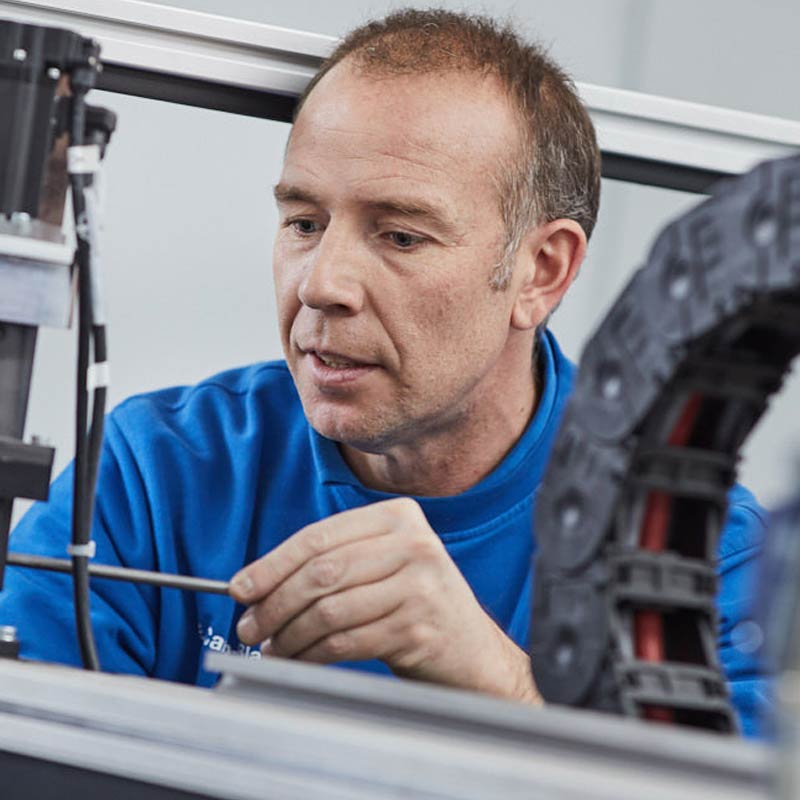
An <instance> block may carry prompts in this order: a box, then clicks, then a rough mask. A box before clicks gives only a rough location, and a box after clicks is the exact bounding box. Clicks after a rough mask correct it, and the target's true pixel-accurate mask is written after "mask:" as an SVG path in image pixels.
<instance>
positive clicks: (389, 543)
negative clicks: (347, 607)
mask: <svg viewBox="0 0 800 800" xmlns="http://www.w3.org/2000/svg"><path fill="white" fill-rule="evenodd" d="M407 561H408V554H407V553H406V552H405V551H404V549H403V548H402V547H398V546H397V543H396V541H395V540H394V537H392V536H389V535H383V536H376V537H374V538H371V539H368V540H361V541H357V542H352V543H350V544H346V545H343V546H342V547H339V548H337V549H335V550H331V551H329V552H327V553H323V554H321V555H318V556H315V557H314V558H312V559H311V560H310V561H308V562H307V563H306V564H304V565H303V566H301V567H300V568H299V569H298V570H296V571H295V572H294V573H292V574H291V575H290V576H289V577H288V578H287V579H286V580H285V581H284V582H283V583H281V584H280V585H279V586H278V587H277V589H275V590H274V591H273V592H272V593H270V594H269V595H267V596H266V597H265V598H264V599H263V600H261V601H259V602H258V603H256V604H255V605H253V606H251V607H250V609H248V611H247V612H245V614H244V615H243V616H242V619H241V620H240V622H239V625H238V626H237V634H238V636H239V640H240V641H241V642H243V643H244V644H255V643H256V642H260V641H263V640H264V639H266V638H267V637H268V636H272V635H273V634H274V633H275V632H276V631H278V630H280V629H281V628H283V627H284V626H285V625H286V624H287V623H289V622H290V620H292V619H293V618H294V617H295V616H297V615H298V614H300V612H302V611H303V610H304V609H306V608H308V607H309V606H311V605H312V604H314V603H315V602H317V601H319V600H320V598H323V597H325V596H326V595H330V596H331V597H335V596H336V595H337V594H338V593H341V592H342V591H343V590H345V589H350V588H352V587H355V586H359V585H362V584H372V583H375V582H376V581H380V580H382V579H384V578H388V577H389V576H391V575H393V574H394V573H396V572H397V571H398V570H400V569H401V568H402V567H403V566H404V564H406V563H407ZM335 602H336V601H333V600H332V601H331V604H333V603H335ZM323 608H324V606H323ZM373 618H374V617H373Z"/></svg>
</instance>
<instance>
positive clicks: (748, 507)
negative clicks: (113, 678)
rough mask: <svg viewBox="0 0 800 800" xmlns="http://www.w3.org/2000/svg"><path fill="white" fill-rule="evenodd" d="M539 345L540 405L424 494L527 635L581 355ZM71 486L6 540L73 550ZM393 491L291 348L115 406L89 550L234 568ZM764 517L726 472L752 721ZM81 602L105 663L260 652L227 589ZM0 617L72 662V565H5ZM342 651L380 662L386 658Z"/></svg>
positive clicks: (729, 567) (33, 650)
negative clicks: (550, 490)
mask: <svg viewBox="0 0 800 800" xmlns="http://www.w3.org/2000/svg"><path fill="white" fill-rule="evenodd" d="M541 348H542V363H543V372H544V380H543V394H542V396H541V398H540V402H539V406H538V409H537V411H536V414H535V415H534V417H533V419H532V420H531V422H530V424H529V425H528V427H527V429H526V431H525V433H524V434H523V436H522V437H521V438H520V440H519V441H518V442H517V443H516V445H515V446H514V447H513V449H512V450H511V451H510V452H509V453H508V455H507V456H506V457H505V458H504V459H503V461H502V463H500V464H499V465H498V466H497V467H496V468H495V469H494V471H493V472H491V473H490V474H489V475H488V476H487V477H486V478H484V479H483V480H482V481H480V483H478V484H477V485H475V486H473V487H472V488H470V489H468V490H467V491H465V492H463V493H462V494H459V495H456V496H454V497H419V498H416V499H417V500H418V502H419V504H420V506H421V507H422V509H423V511H424V513H425V515H426V517H427V519H428V521H429V523H430V524H431V526H432V527H433V529H434V530H435V531H436V532H437V533H438V534H439V536H440V537H441V539H442V541H443V543H444V544H445V546H446V548H447V551H448V553H449V554H450V556H451V557H452V558H453V560H454V561H455V563H456V564H457V565H458V567H459V569H460V570H461V572H462V573H463V575H464V576H465V578H466V579H467V581H468V582H469V584H470V586H471V587H472V589H473V591H474V593H475V595H476V597H477V599H478V600H479V602H480V603H481V605H482V606H483V607H484V608H485V609H486V610H487V611H488V613H489V614H491V616H492V617H493V618H494V619H495V620H496V622H497V623H498V624H499V625H500V626H501V627H502V628H503V630H505V631H506V632H507V634H508V635H509V636H510V637H511V638H512V639H513V640H514V641H515V642H517V644H519V645H520V646H521V647H523V648H526V649H527V643H528V635H529V630H530V602H531V569H530V564H531V557H532V555H533V553H534V548H535V538H534V536H533V532H532V509H533V501H534V497H535V493H536V488H537V486H538V485H539V482H540V481H541V478H542V474H543V470H544V466H545V464H546V461H547V456H548V453H549V451H550V447H551V445H552V442H553V439H554V437H555V434H556V430H557V425H558V421H559V418H560V415H561V412H562V410H563V408H564V404H565V402H566V400H567V397H568V396H569V393H570V391H571V388H572V382H573V377H574V373H575V368H574V366H573V365H572V364H571V363H570V362H569V361H568V360H567V359H566V358H565V357H564V356H563V355H562V353H561V351H560V350H559V348H558V345H557V344H556V342H555V339H554V338H553V337H552V335H550V334H546V335H545V336H544V337H543V338H542V343H541ZM71 486H72V468H71V467H68V468H67V469H66V470H65V471H64V472H63V473H62V474H61V475H60V476H59V478H58V479H57V480H56V481H55V482H54V483H53V486H52V488H51V491H50V499H49V501H48V502H47V503H39V504H37V505H35V506H34V507H33V508H32V509H31V510H30V511H29V512H28V514H27V515H26V516H25V517H24V518H23V520H22V521H21V522H20V524H19V525H18V526H17V528H16V530H15V531H14V532H13V534H12V537H11V548H12V549H13V550H19V551H25V552H31V553H41V554H44V555H50V556H58V557H64V556H65V554H66V545H67V542H68V541H69V536H70V534H69V525H70V507H71ZM391 496H392V495H389V494H386V493H384V492H378V491H374V490H371V489H367V488H365V487H364V486H363V485H361V484H360V483H359V481H358V479H357V478H356V477H355V476H354V475H353V473H352V472H351V471H350V469H349V468H348V467H347V465H346V464H345V462H344V460H343V459H342V457H341V455H340V453H339V450H338V447H337V445H336V444H335V443H334V442H332V441H330V440H327V439H324V438H323V437H321V436H319V435H318V434H317V433H316V432H315V431H314V430H313V429H311V428H310V427H309V425H308V423H307V422H306V419H305V417H304V416H303V411H302V406H301V404H300V400H299V397H298V395H297V392H296V390H295V387H294V384H293V382H292V378H291V376H290V374H289V372H288V370H287V368H286V365H285V364H284V363H283V362H271V363H264V364H257V365H254V366H250V367H246V368H242V369H235V370H231V371H228V372H224V373H222V374H220V375H217V376H215V377H213V378H210V379H208V380H206V381H204V382H202V383H200V384H198V385H196V386H192V387H177V388H172V389H165V390H163V391H158V392H154V393H150V394H145V395H141V396H137V397H133V398H130V399H129V400H127V401H125V402H124V403H122V404H121V405H120V406H119V407H118V408H116V409H115V410H114V411H113V412H112V413H111V414H110V415H109V417H108V420H107V423H106V437H105V443H104V450H103V455H102V459H101V464H100V470H99V476H98V491H97V508H96V513H95V520H94V527H93V532H92V536H93V538H94V540H95V541H96V543H97V556H96V561H97V562H98V563H103V564H120V565H124V566H133V567H138V568H142V569H150V570H161V571H163V572H177V573H182V574H187V575H198V576H204V577H208V578H216V579H220V580H228V579H229V578H230V577H231V576H232V575H233V574H234V573H235V572H236V571H237V570H239V569H240V568H241V567H242V566H243V565H245V564H247V563H249V562H251V561H253V560H254V559H256V558H257V557H259V556H261V555H263V554H264V553H266V552H268V551H270V550H272V549H273V548H274V547H275V546H276V545H278V544H279V543H280V542H282V541H284V540H285V539H286V538H287V537H289V536H291V535H292V534H293V533H294V532H295V531H297V530H298V529H300V528H302V527H303V526H304V525H308V524H309V523H312V522H315V521H317V520H320V519H323V518H325V517H327V516H329V515H331V514H335V513H337V512H339V511H344V510H346V509H350V508H355V507H358V506H363V505H367V504H369V503H374V502H376V501H378V500H382V499H386V498H388V497H391ZM762 531H763V522H762V519H761V515H760V511H759V509H758V506H757V505H756V503H755V501H754V499H753V498H752V496H751V495H750V494H749V493H747V492H746V491H745V490H744V489H742V488H741V487H737V488H735V489H734V490H733V492H732V496H731V508H730V512H729V516H728V522H727V525H726V527H725V531H724V534H723V536H722V537H721V542H720V548H719V556H720V562H719V563H720V573H721V576H722V582H721V591H720V597H719V608H720V612H721V626H720V642H719V644H720V655H721V658H722V663H723V665H724V667H725V670H726V672H727V676H728V678H729V680H730V685H731V689H732V692H733V698H734V702H735V704H736V706H737V708H738V710H739V713H740V716H741V719H742V723H743V728H744V730H745V732H746V733H753V732H754V731H755V730H756V727H757V710H758V706H759V704H760V703H761V700H762V699H763V692H762V685H763V680H762V679H760V678H759V677H758V676H757V674H756V670H755V665H754V663H753V662H752V659H751V657H748V656H746V655H745V654H743V653H741V652H739V651H738V650H737V649H736V648H735V647H734V646H733V644H732V631H733V630H734V628H735V627H736V625H737V624H738V623H739V622H740V621H742V620H743V619H744V618H745V616H746V615H747V613H748V608H749V603H750V598H751V594H752V586H751V583H752V580H753V573H754V571H755V570H754V557H755V555H756V553H757V551H758V547H759V543H760V541H761V537H762ZM91 607H92V622H93V626H94V630H95V635H96V639H97V647H98V653H99V656H100V661H101V664H102V666H103V668H104V669H106V670H109V671H113V672H126V673H139V674H144V675H151V676H154V677H157V678H163V679H167V680H177V681H183V682H186V683H193V684H198V685H200V686H210V685H212V684H213V683H214V681H215V680H216V677H217V676H216V675H213V674H210V673H208V672H206V671H205V670H204V669H203V667H202V660H203V654H204V650H206V649H211V650H221V651H226V650H233V651H234V652H241V653H245V654H249V655H251V656H252V657H260V653H259V652H258V650H257V649H251V648H248V647H245V646H244V645H242V644H241V643H240V642H239V641H238V639H237V637H236V622H237V620H238V618H239V616H240V614H241V612H242V610H243V609H242V607H241V606H237V605H236V604H235V603H234V602H233V600H231V599H230V598H228V597H223V596H218V595H208V594H194V593H190V592H180V591H178V590H175V589H159V588H155V587H150V586H143V585H133V584H125V583H118V582H115V581H109V580H102V579H93V580H92V604H91ZM0 623H2V624H13V625H16V626H17V628H18V630H19V636H20V640H21V647H22V655H24V656H26V657H29V658H36V659H44V660H49V661H60V662H65V663H69V664H79V663H80V657H79V653H78V648H77V643H76V637H75V625H74V621H73V608H72V600H71V583H70V579H69V577H68V576H63V575H57V574H52V573H45V572H39V571H34V570H30V569H21V568H13V567H9V568H8V569H7V571H6V581H5V587H4V591H3V592H2V593H1V594H0ZM345 666H351V667H354V668H357V669H362V670H368V671H372V672H388V669H387V668H386V667H385V665H384V664H382V663H381V662H378V661H369V662H359V663H357V664H348V665H345Z"/></svg>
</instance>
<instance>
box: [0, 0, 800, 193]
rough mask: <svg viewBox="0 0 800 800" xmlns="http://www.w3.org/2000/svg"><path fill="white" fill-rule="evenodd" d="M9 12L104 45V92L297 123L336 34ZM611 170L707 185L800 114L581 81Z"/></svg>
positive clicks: (125, 3) (26, 6) (138, 5)
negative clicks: (298, 108)
mask: <svg viewBox="0 0 800 800" xmlns="http://www.w3.org/2000/svg"><path fill="white" fill-rule="evenodd" d="M0 17H5V18H9V19H21V20H25V21H29V22H33V23H38V24H43V25H55V26H60V27H66V28H74V29H75V30H78V31H80V32H81V33H82V34H83V35H85V36H93V37H94V38H96V39H97V40H98V41H99V42H100V44H101V45H102V52H103V62H104V64H105V72H104V75H103V76H102V77H101V80H100V83H99V86H100V88H104V89H108V90H111V91H115V92H122V93H127V94H134V95H139V96H142V97H148V98H152V99H158V100H169V101H173V102H178V103H185V104H189V105H194V106H201V107H204V108H211V109H218V110H222V111H229V112H233V113H237V114H245V115H250V116H255V117H264V118H269V119H275V120H282V121H288V120H290V119H291V114H292V110H293V108H294V103H295V98H296V97H297V95H298V94H300V92H302V90H303V88H304V87H305V85H306V84H307V82H308V81H309V80H310V78H311V76H312V75H313V74H314V72H315V71H316V69H317V68H318V66H319V64H320V63H321V61H322V59H323V58H324V57H325V56H326V55H327V54H328V53H329V52H330V50H331V49H332V47H333V46H334V44H335V42H336V40H335V39H334V38H332V37H329V36H322V35H319V34H313V33H306V32H302V31H294V30H289V29H286V28H279V27H275V26H272V25H263V24H259V23H254V22H248V21H244V20H237V19H230V18H227V17H222V16H216V15H213V14H205V13H199V12H195V11H188V10H184V9H178V8H170V7H167V6H161V5H156V4H154V3H148V2H142V0H0ZM579 89H580V92H581V95H582V96H583V99H584V101H585V102H586V104H587V106H588V108H589V111H590V113H591V115H592V118H593V120H594V123H595V126H596V127H597V131H598V136H599V141H600V146H601V149H602V151H603V174H604V176H605V177H607V178H616V179H620V180H626V181H631V182H635V183H644V184H649V185H653V186H661V187H665V188H671V189H681V190H684V191H690V192H705V191H707V190H708V188H709V187H710V185H711V184H713V183H714V182H715V181H716V180H718V179H719V178H721V177H724V176H727V175H736V174H740V173H742V172H745V171H747V170H748V169H750V168H751V167H753V166H754V165H755V164H756V163H758V162H759V161H763V160H766V159H769V158H778V157H781V156H787V155H791V154H792V153H793V152H796V151H798V150H800V122H794V121H789V120H783V119H777V118H772V117H766V116H761V115H757V114H749V113H744V112H741V111H732V110H728V109H723V108H715V107H711V106H704V105H700V104H697V103H689V102H684V101H680V100H672V99H667V98H662V97H655V96H652V95H647V94H642V93H639V92H630V91H625V90H621V89H611V88H607V87H602V86H594V85H591V84H579Z"/></svg>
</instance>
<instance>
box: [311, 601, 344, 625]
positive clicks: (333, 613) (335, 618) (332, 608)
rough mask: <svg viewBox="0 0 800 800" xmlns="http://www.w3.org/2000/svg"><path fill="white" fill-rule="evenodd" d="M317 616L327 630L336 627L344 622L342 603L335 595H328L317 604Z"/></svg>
mask: <svg viewBox="0 0 800 800" xmlns="http://www.w3.org/2000/svg"><path fill="white" fill-rule="evenodd" d="M315 611H316V617H317V619H318V620H319V621H320V623H321V625H322V626H323V628H324V629H325V630H331V629H332V628H336V627H338V626H339V624H341V623H342V622H345V621H346V620H344V619H343V618H342V604H341V602H340V601H339V598H338V597H336V596H335V595H328V596H327V597H323V598H322V599H321V600H318V601H317V602H316V604H315Z"/></svg>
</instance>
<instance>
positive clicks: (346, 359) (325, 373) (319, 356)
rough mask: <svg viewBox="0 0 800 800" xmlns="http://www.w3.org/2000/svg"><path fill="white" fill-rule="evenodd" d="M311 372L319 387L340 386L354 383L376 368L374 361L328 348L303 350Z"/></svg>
mask: <svg viewBox="0 0 800 800" xmlns="http://www.w3.org/2000/svg"><path fill="white" fill-rule="evenodd" d="M303 352H304V354H305V356H306V358H308V362H309V366H310V367H311V374H312V375H313V378H314V381H315V383H317V385H318V386H320V387H328V388H333V387H342V386H344V385H345V384H350V383H355V382H357V381H359V380H360V379H362V378H365V377H366V376H367V375H369V374H370V373H371V372H373V371H374V370H376V369H378V365H377V364H375V363H369V362H366V361H361V360H359V359H356V358H352V357H350V356H346V355H344V354H343V353H336V352H333V351H330V350H313V349H312V350H304V351H303Z"/></svg>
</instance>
